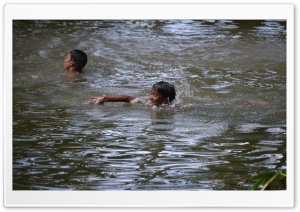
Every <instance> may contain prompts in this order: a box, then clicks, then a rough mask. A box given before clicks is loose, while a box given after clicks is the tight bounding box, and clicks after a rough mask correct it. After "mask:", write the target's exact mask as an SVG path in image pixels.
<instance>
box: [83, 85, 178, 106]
mask: <svg viewBox="0 0 300 212" xmlns="http://www.w3.org/2000/svg"><path fill="white" fill-rule="evenodd" d="M175 96H176V92H175V88H174V86H173V85H171V84H170V83H168V82H164V81H160V82H157V83H155V84H154V85H153V86H152V89H151V93H150V97H149V100H148V101H146V100H144V99H141V98H137V97H134V96H128V95H113V96H92V97H91V98H90V99H89V100H88V101H86V104H104V102H128V103H143V104H150V105H155V106H169V105H171V104H172V102H173V100H175Z"/></svg>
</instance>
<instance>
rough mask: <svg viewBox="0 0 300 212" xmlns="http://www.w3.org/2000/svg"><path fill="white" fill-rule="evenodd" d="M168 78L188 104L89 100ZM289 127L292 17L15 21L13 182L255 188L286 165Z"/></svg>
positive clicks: (143, 92) (138, 91) (33, 186)
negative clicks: (84, 58) (82, 57)
mask: <svg viewBox="0 0 300 212" xmlns="http://www.w3.org/2000/svg"><path fill="white" fill-rule="evenodd" d="M73 48H79V49H81V50H83V51H85V52H86V53H87V55H88V64H87V66H86V67H85V68H84V74H83V75H82V76H79V77H68V76H67V75H65V72H64V70H63V60H64V57H65V55H66V54H67V52H68V51H69V50H70V49H73ZM160 80H165V81H168V82H170V83H172V84H173V85H174V86H175V88H176V92H177V100H176V102H177V105H180V108H179V109H176V110H169V109H162V108H152V107H151V106H145V105H140V104H124V103H105V104H104V105H84V104H83V103H84V101H85V100H87V99H88V98H89V97H90V96H92V95H111V94H128V95H132V96H147V95H149V91H150V89H151V87H152V85H153V84H154V83H155V82H157V81H160ZM286 130H287V129H286V22H285V21H279V20H276V21H275V20H262V21H260V20H251V21H242V20H240V21H238V20H234V21H231V20H198V21H192V20H160V21H151V20H147V21H108V20H107V21H45V20H43V21H14V22H13V189H14V190H249V189H250V188H251V186H252V185H253V184H251V183H246V184H243V185H238V183H239V182H241V181H243V180H244V179H245V178H248V177H250V176H252V175H254V174H258V173H263V172H266V171H269V170H280V169H285V168H286ZM273 189H282V188H281V187H280V185H279V184H278V185H276V184H275V187H273Z"/></svg>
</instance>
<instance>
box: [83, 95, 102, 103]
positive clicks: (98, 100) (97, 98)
mask: <svg viewBox="0 0 300 212" xmlns="http://www.w3.org/2000/svg"><path fill="white" fill-rule="evenodd" d="M104 102H105V99H104V96H91V97H90V99H89V100H87V101H86V102H85V103H86V104H103V103H104Z"/></svg>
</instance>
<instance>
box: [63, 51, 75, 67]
mask: <svg viewBox="0 0 300 212" xmlns="http://www.w3.org/2000/svg"><path fill="white" fill-rule="evenodd" d="M73 64H74V62H73V61H72V60H71V54H70V53H69V54H67V56H66V58H65V60H64V69H67V70H68V69H70V68H71V67H72V65H73Z"/></svg>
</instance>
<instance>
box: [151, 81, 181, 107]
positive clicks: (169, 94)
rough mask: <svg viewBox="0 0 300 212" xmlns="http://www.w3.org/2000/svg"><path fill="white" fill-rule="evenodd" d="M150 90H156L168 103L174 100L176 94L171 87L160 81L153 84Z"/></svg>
mask: <svg viewBox="0 0 300 212" xmlns="http://www.w3.org/2000/svg"><path fill="white" fill-rule="evenodd" d="M152 89H154V90H156V91H157V92H158V93H159V94H161V95H162V96H163V97H164V98H167V99H168V100H169V102H172V101H173V100H174V99H175V96H176V92H175V88H174V86H173V85H171V84H170V83H168V82H164V81H160V82H157V83H155V84H154V85H153V86H152Z"/></svg>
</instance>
